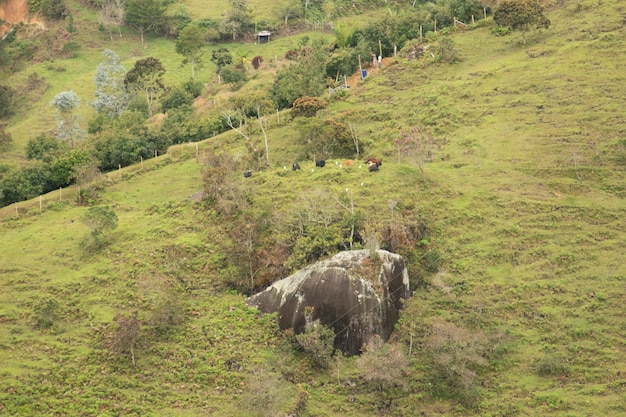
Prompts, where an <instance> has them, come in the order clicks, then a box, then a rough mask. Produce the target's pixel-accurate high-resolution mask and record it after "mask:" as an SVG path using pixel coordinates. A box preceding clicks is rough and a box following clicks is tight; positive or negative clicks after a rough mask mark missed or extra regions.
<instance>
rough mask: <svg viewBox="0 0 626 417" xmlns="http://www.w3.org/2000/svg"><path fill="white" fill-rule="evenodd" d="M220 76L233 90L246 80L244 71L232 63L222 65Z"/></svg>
mask: <svg viewBox="0 0 626 417" xmlns="http://www.w3.org/2000/svg"><path fill="white" fill-rule="evenodd" d="M220 76H221V77H222V81H223V82H225V83H226V84H230V85H231V87H232V88H233V89H234V90H235V89H237V88H238V87H240V86H241V85H242V84H243V83H245V82H246V81H247V80H248V77H246V73H245V72H244V71H243V70H240V69H239V68H237V67H235V66H234V65H226V66H224V67H223V68H222V70H221V71H220Z"/></svg>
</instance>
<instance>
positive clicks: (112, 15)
mask: <svg viewBox="0 0 626 417" xmlns="http://www.w3.org/2000/svg"><path fill="white" fill-rule="evenodd" d="M125 6H126V5H125V1H124V0H105V1H104V3H103V4H102V8H101V9H100V12H99V13H98V17H99V18H100V22H102V24H103V25H106V27H107V28H108V30H109V37H110V38H111V40H113V30H112V28H113V26H117V31H118V34H119V37H120V38H121V37H122V29H121V26H122V23H124V17H125V14H126V7H125Z"/></svg>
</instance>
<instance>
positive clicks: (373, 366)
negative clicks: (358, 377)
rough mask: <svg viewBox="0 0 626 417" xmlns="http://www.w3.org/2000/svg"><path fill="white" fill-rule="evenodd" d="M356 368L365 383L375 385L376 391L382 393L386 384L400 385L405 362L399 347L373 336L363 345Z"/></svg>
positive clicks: (405, 365)
mask: <svg viewBox="0 0 626 417" xmlns="http://www.w3.org/2000/svg"><path fill="white" fill-rule="evenodd" d="M357 366H358V368H359V370H360V371H361V374H362V376H363V378H364V379H365V380H366V381H368V382H373V383H375V384H376V385H377V388H378V390H379V391H383V390H384V389H385V385H386V384H399V383H400V384H401V383H402V373H403V371H404V369H405V368H406V367H407V360H406V356H405V354H404V351H403V350H402V346H401V345H399V344H389V343H385V342H384V341H383V339H382V338H381V337H380V336H379V335H374V336H372V338H371V339H370V340H369V341H368V342H367V343H366V344H365V352H364V353H363V354H362V355H361V357H360V358H359V359H358V360H357Z"/></svg>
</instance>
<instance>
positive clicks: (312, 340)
mask: <svg viewBox="0 0 626 417" xmlns="http://www.w3.org/2000/svg"><path fill="white" fill-rule="evenodd" d="M313 313H314V310H313V307H305V308H304V317H305V320H306V325H305V328H304V333H300V334H297V335H296V336H295V338H296V341H297V342H298V345H299V346H300V347H301V348H302V350H304V351H305V352H306V353H307V354H309V357H310V358H311V361H312V362H313V363H314V364H315V365H316V366H318V367H320V368H328V366H329V364H330V360H331V358H332V355H333V352H334V351H335V349H334V346H333V344H334V342H335V332H334V331H333V329H331V328H330V327H328V326H325V325H323V324H320V322H319V320H315V321H314V320H313Z"/></svg>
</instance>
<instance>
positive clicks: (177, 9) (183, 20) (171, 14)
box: [165, 3, 192, 36]
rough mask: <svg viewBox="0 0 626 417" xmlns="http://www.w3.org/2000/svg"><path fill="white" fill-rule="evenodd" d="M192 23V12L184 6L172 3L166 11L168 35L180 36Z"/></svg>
mask: <svg viewBox="0 0 626 417" xmlns="http://www.w3.org/2000/svg"><path fill="white" fill-rule="evenodd" d="M191 22H192V19H191V12H190V11H189V7H187V6H186V5H184V4H181V3H172V4H170V5H169V6H168V8H167V10H166V11H165V33H166V35H171V36H178V35H179V34H180V33H181V31H182V30H183V29H185V28H186V27H187V26H188V25H189V24H190V23H191Z"/></svg>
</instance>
